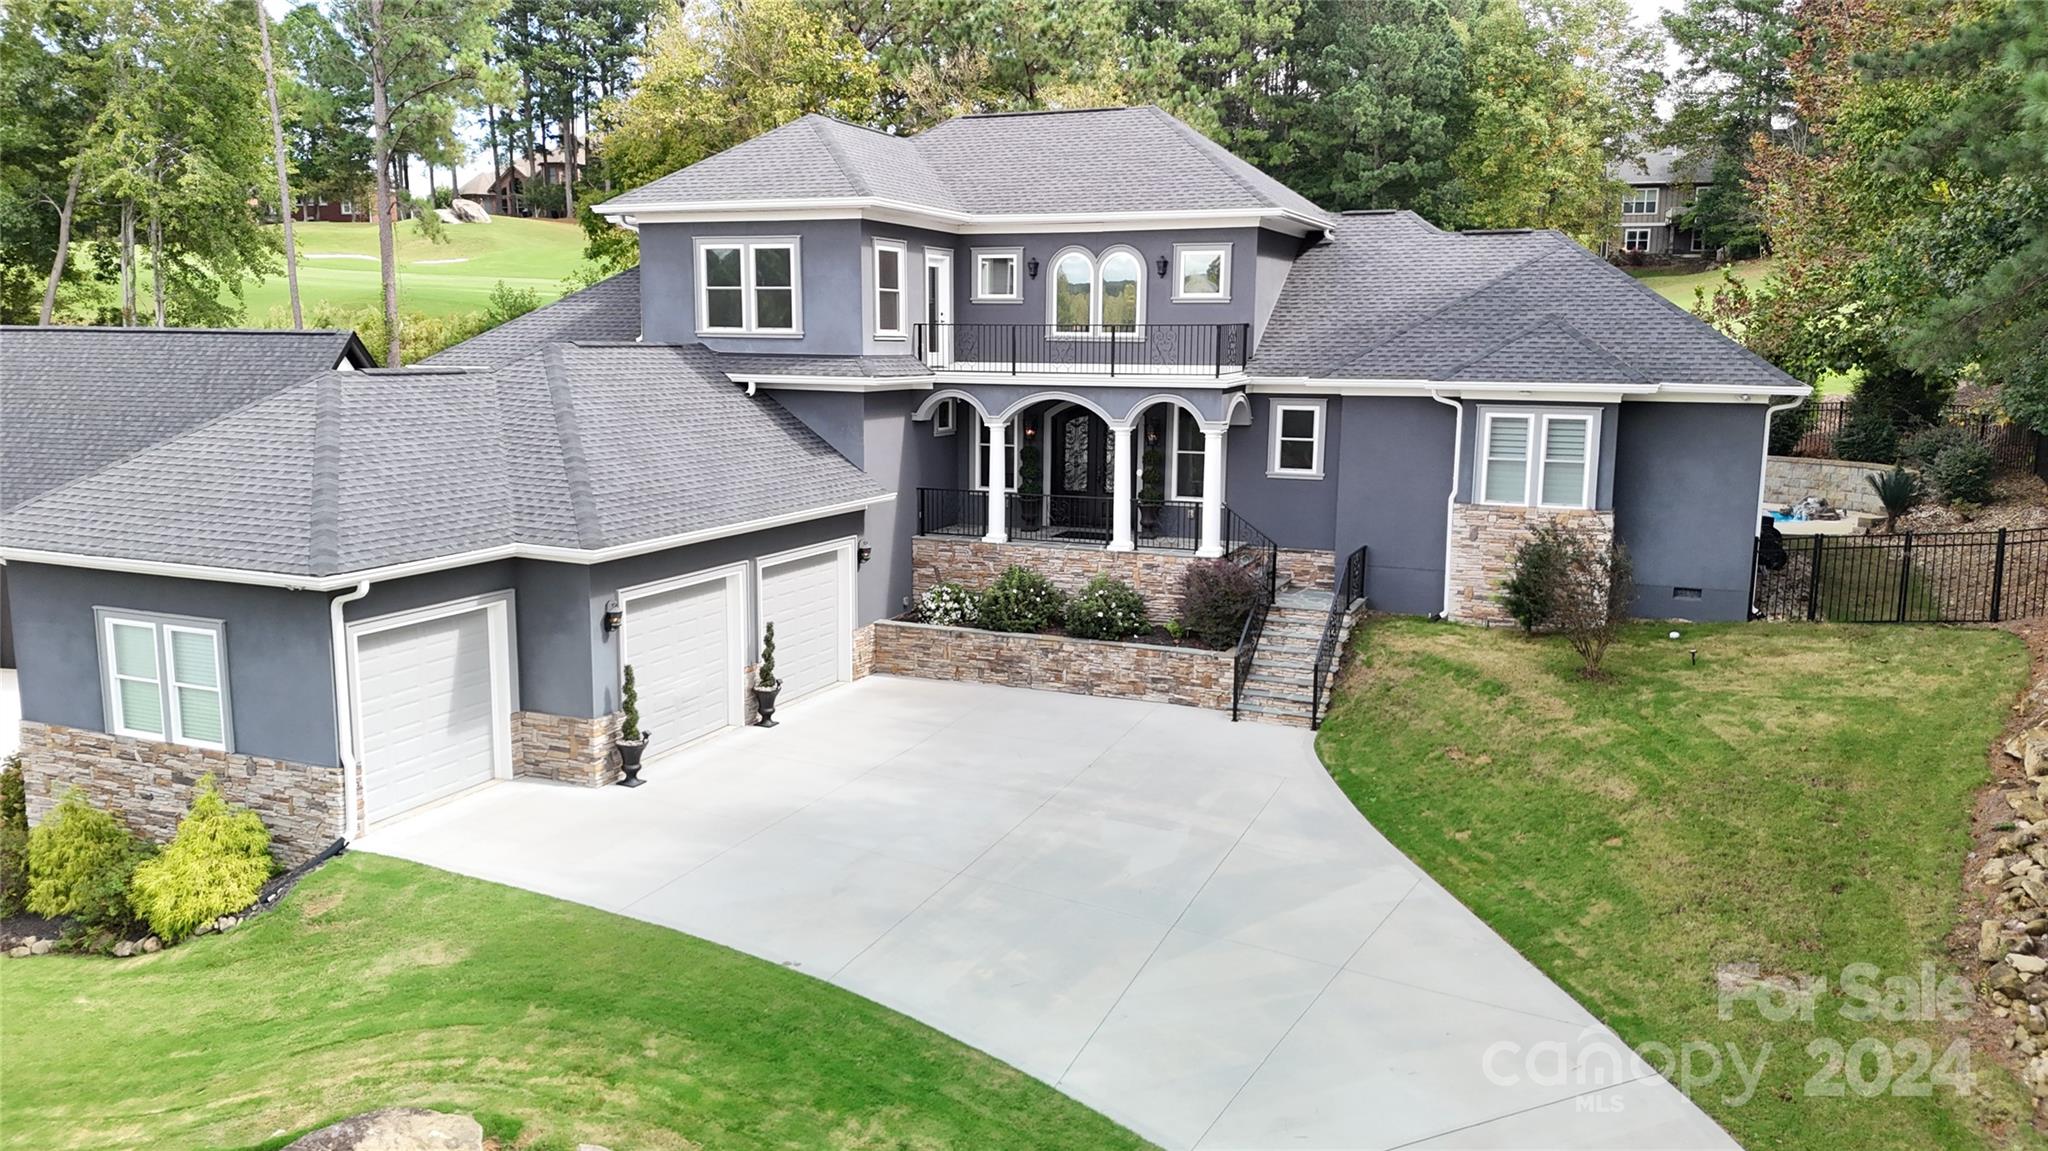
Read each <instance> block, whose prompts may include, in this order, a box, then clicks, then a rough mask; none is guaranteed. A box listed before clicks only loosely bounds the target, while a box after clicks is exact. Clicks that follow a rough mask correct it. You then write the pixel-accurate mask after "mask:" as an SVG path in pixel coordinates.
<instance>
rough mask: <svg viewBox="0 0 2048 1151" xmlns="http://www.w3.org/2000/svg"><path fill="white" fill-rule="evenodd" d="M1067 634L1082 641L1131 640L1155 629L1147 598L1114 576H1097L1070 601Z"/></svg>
mask: <svg viewBox="0 0 2048 1151" xmlns="http://www.w3.org/2000/svg"><path fill="white" fill-rule="evenodd" d="M1066 623H1067V634H1068V635H1072V636H1079V637H1081V638H1082V639H1129V638H1131V637H1132V636H1134V635H1143V634H1145V633H1146V632H1148V631H1151V630H1152V623H1151V621H1150V620H1148V619H1146V618H1145V599H1144V597H1143V596H1140V595H1139V594H1138V592H1137V589H1135V588H1133V587H1132V586H1131V585H1129V584H1127V583H1125V582H1124V581H1122V580H1120V579H1116V578H1114V577H1112V576H1096V577H1095V578H1094V579H1092V580H1089V581H1088V586H1087V587H1085V588H1083V589H1081V594H1079V595H1077V596H1075V597H1074V598H1072V599H1070V600H1068V601H1067V611H1066Z"/></svg>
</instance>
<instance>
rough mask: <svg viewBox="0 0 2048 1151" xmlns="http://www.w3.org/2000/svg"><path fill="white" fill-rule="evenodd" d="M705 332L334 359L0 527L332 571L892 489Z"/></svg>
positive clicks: (585, 545)
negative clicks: (451, 365)
mask: <svg viewBox="0 0 2048 1151" xmlns="http://www.w3.org/2000/svg"><path fill="white" fill-rule="evenodd" d="M885 495H886V492H885V490H884V489H883V488H882V487H881V486H880V485H879V484H877V483H875V482H874V481H873V480H871V479H869V478H868V477H867V476H866V475H864V474H863V473H862V472H861V471H860V470H859V469H858V468H855V467H854V466H853V465H852V464H851V463H849V462H847V460H846V459H845V457H843V456H841V455H840V454H839V453H837V452H836V451H834V450H833V449H832V448H831V447H830V446H829V445H828V444H826V443H825V441H824V440H822V439H820V438H819V437H818V436H817V434H816V433H814V432H812V431H811V430H810V429H809V428H807V427H805V426H804V425H803V424H802V423H801V422H800V421H798V420H797V419H796V417H794V416H792V415H790V414H789V413H788V412H787V411H785V410H784V409H783V408H782V407H781V406H780V405H778V404H776V403H774V402H773V401H772V400H767V399H750V398H749V397H747V396H746V394H745V393H744V392H743V391H741V390H740V389H738V388H736V387H734V386H733V385H732V383H731V382H730V381H729V380H727V379H726V378H725V377H724V376H723V375H722V374H720V373H719V372H718V371H717V369H716V367H715V365H714V362H713V360H712V354H711V353H709V352H707V351H705V350H704V349H702V348H698V347H695V346H688V347H675V346H648V345H638V344H552V345H549V346H547V347H545V348H543V349H541V350H540V351H538V352H536V353H534V354H532V355H530V356H528V357H525V358H523V359H521V360H518V361H515V362H513V363H511V364H507V365H505V366H503V367H501V368H499V369H496V370H489V371H486V370H461V369H446V368H441V369H434V368H410V369H403V370H399V371H369V372H326V373H323V374H321V375H318V376H316V377H314V378H312V379H310V380H306V381H304V382H302V383H299V384H297V385H294V386H292V387H289V388H285V389H283V390H281V391H278V392H276V393H275V394H273V395H270V396H269V397H267V398H264V399H259V400H258V401H256V402H254V403H252V404H249V405H247V406H245V407H243V408H241V409H239V410H237V411H235V412H232V413H230V414H228V415H226V416H224V417H222V418H220V419H216V420H214V421H212V422H210V423H207V424H205V425H203V426H201V427H198V428H195V429H193V430H191V431H188V432H186V433H185V434H183V435H180V436H177V437H175V438H172V439H169V440H166V441H165V442H163V443H160V444H158V445H156V446H154V447H151V448H148V449H147V450H145V451H142V452H140V453H139V454H136V455H134V456H132V457H130V458H129V459H127V460H125V461H122V462H120V463H117V464H115V465H113V466H112V467H109V468H106V469H105V470H103V471H100V472H97V473H95V474H92V475H89V476H86V477H84V478H81V479H78V480H76V481H74V482H72V483H70V484H67V485H65V486H63V487H60V488H57V489H56V490H54V491H51V492H49V493H47V494H45V495H43V496H42V497H41V498H39V499H36V500H33V501H30V502H29V503H27V504H25V505H23V506H21V507H18V508H14V509H11V510H10V511H8V512H7V513H6V515H5V516H4V517H0V546H6V547H11V548H20V549H28V550H38V551H53V552H64V553H72V554H82V555H93V556H104V557H110V558H117V559H129V560H146V561H155V562H164V563H180V564H196V565H204V566H218V567H229V568H237V569H242V570H249V571H260V572H269V573H273V574H278V575H290V576H309V577H322V576H332V575H342V574H346V573H350V572H357V571H364V570H368V569H371V568H375V567H380V566H384V565H388V564H395V563H403V562H409V561H416V560H427V559H435V558H440V557H444V556H449V555H458V554H462V553H466V552H472V551H478V550H483V549H489V548H495V547H501V546H505V545H511V544H530V545H540V546H552V547H560V548H571V549H578V550H592V549H601V548H606V547H616V546H622V545H631V544H637V543H644V542H647V541H650V540H657V539H664V538H667V537H670V536H676V535H682V534H686V533H693V532H701V531H712V530H716V529H721V528H728V527H733V526H736V525H740V524H745V523H750V522H754V521H757V520H762V519H767V518H772V517H776V516H781V515H797V514H802V513H804V512H808V511H814V510H818V509H822V508H827V507H836V506H841V505H845V504H848V503H853V502H856V501H861V500H869V499H874V498H878V497H882V496H885Z"/></svg>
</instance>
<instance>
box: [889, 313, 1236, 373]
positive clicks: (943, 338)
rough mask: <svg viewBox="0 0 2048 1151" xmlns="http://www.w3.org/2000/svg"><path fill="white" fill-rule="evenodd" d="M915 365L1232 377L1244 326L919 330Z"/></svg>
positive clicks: (1010, 326) (1032, 326) (998, 326)
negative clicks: (921, 363) (918, 363)
mask: <svg viewBox="0 0 2048 1151" xmlns="http://www.w3.org/2000/svg"><path fill="white" fill-rule="evenodd" d="M915 335H916V341H915V343H916V347H917V358H918V359H919V360H922V361H923V362H924V363H925V364H926V365H928V366H930V367H935V368H940V367H944V368H961V369H968V370H974V371H984V372H1003V373H1006V374H1009V375H1013V376H1018V375H1032V374H1041V373H1048V372H1051V373H1060V374H1067V373H1072V372H1099V373H1102V374H1103V375H1109V376H1118V375H1126V376H1136V375H1207V376H1220V375H1222V374H1223V373H1224V372H1226V371H1233V372H1234V371H1239V370H1242V369H1243V368H1244V366H1245V363H1246V361H1247V360H1248V359H1250V357H1251V344H1252V332H1251V325H1250V324H918V325H917V331H916V333H915Z"/></svg>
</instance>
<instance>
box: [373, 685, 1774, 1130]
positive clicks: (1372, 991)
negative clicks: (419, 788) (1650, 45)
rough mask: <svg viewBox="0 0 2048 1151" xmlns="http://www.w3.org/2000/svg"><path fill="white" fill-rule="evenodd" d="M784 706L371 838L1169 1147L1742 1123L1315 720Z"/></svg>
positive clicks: (969, 691)
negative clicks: (592, 775) (687, 945)
mask: <svg viewBox="0 0 2048 1151" xmlns="http://www.w3.org/2000/svg"><path fill="white" fill-rule="evenodd" d="M783 719H784V722H783V723H782V724H781V726H779V727H778V728H776V729H774V730H771V731H763V730H760V729H758V728H750V729H745V730H740V731H733V732H729V733H727V734H725V735H723V736H720V737H717V738H715V739H712V740H709V741H707V742H705V743H703V744H700V745H697V746H695V747H692V748H688V749H685V750H683V751H682V752H680V753H678V754H676V755H673V756H670V757H668V758H666V759H663V760H658V761H656V762H655V763H654V764H652V765H650V767H649V769H648V771H647V773H646V774H647V777H648V781H649V782H648V784H647V786H645V787H642V788H639V789H638V790H631V789H627V788H619V787H611V788H602V789H594V790H593V789H576V788H567V787H558V786H551V785H548V784H543V783H528V782H515V783H503V784H498V785H495V786H492V787H488V788H485V789H483V790H481V791H478V792H475V793H471V794H469V795H467V796H463V797H460V798H457V799H455V800H452V801H449V802H447V803H445V804H443V805H441V806H439V807H435V808H432V809H429V810H426V811H423V812H421V813H418V814H416V815H413V816H411V817H408V818H405V819H401V820H396V821H393V822H392V823H390V824H389V825H387V826H385V827H381V828H378V829H376V830H374V831H373V832H372V833H371V834H370V835H368V836H366V837H365V838H364V839H363V840H362V841H361V842H360V843H359V844H358V845H357V846H358V847H359V848H360V849H362V850H365V851H375V852H382V853H385V854H389V855H394V856H400V857H403V858H406V859H412V860H417V861H419V862H422V863H427V864H431V865H433V866H436V867H443V868H447V869H449V870H451V871H458V872H463V873H465V874H469V875H474V876H477V877H480V878H483V879H490V880H496V881H498V882H501V883H507V884H512V885H515V886H518V887H524V888H530V889H532V890H535V891H540V892H545V893H547V894H550V895H555V896H560V897H562V898H564V899H571V900H576V901H578V902H582V903H587V904H591V905H594V906H597V907H602V908H607V909H610V910H613V911H617V912H620V913H622V914H625V915H629V916H632V917H634V918H638V919H644V920H648V921H651V922H654V923H660V924H664V925H666V926H669V927H673V928H676V929H677V930H679V931H686V932H689V933H691V934H693V935H699V936H703V937H705V938H707V939H712V940H716V941H718V942H720V943H724V944H727V945H729V946H731V947H734V948H737V949H739V950H741V951H746V952H749V953H752V954H754V955H758V956H760V957H762V958H764V959H769V960H773V961H775V962H778V963H783V964H786V965H788V966H791V967H796V968H799V969H801V970H803V971H805V972H808V973H810V974H812V975H815V976H817V977H818V978H820V979H825V980H829V981H831V982H833V983H836V984H839V985H840V986H842V987H846V988H849V989H851V990H853V991H855V992H858V993H859V994H861V995H864V996H867V997H868V998H870V999H873V1000H875V1001H877V1002H880V1003H883V1004H886V1005H888V1006H890V1007H893V1008H895V1009H896V1010H898V1011H902V1012H904V1013H905V1014H907V1015H911V1016H914V1017H916V1018H918V1019H921V1020H923V1021H925V1022H926V1023H929V1024H931V1025H932V1026H933V1027H936V1028H938V1029H940V1030H942V1031H945V1032H948V1033H949V1034H952V1035H954V1036H957V1037H958V1038H960V1039H961V1040H963V1041H965V1042H967V1043H970V1044H972V1045H974V1046H976V1047H979V1048H981V1049H982V1050H984V1051H987V1052H989V1053H990V1054H993V1055H995V1056H997V1057H998V1058H1001V1059H1004V1060H1006V1061H1008V1062H1010V1063H1011V1064H1014V1065H1015V1066H1017V1067H1019V1068H1022V1069H1023V1070H1025V1071H1027V1072H1029V1073H1030V1074H1032V1075H1035V1076H1038V1077H1039V1078H1041V1079H1043V1080H1045V1081H1046V1082H1048V1083H1052V1084H1055V1085H1057V1086H1058V1087H1059V1089H1060V1090H1062V1091H1065V1092H1067V1093H1068V1094H1070V1095H1072V1096H1074V1097H1075V1098H1077V1099H1080V1100H1082V1101H1083V1102H1086V1103H1088V1104H1089V1105H1091V1106H1093V1107H1095V1108H1097V1109H1099V1110H1101V1111H1102V1112H1104V1113H1105V1114H1107V1115H1109V1116H1111V1117H1112V1118H1114V1119H1116V1120H1118V1121H1120V1122H1122V1123H1124V1124H1126V1125H1128V1126H1130V1127H1131V1128H1132V1129H1134V1130H1136V1131H1138V1132H1139V1133H1140V1134H1142V1135H1144V1136H1146V1137H1147V1138H1149V1139H1151V1140H1153V1141H1155V1142H1157V1143H1159V1144H1160V1145H1162V1146H1164V1147H1168V1148H1196V1147H1199V1148H1280V1147H1286V1148H1326V1149H1334V1148H1392V1147H1432V1148H1453V1147H1460V1148H1508V1147H1514V1148H1535V1147H1546V1148H1547V1147H1556V1148H1566V1147H1569V1148H1627V1149H1631V1151H1641V1149H1648V1148H1671V1149H1676V1148H1687V1149H1690V1148H1729V1147H1734V1146H1735V1144H1734V1143H1733V1142H1732V1141H1731V1140H1729V1139H1728V1137H1727V1136H1726V1135H1725V1134H1723V1133H1722V1132H1721V1131H1720V1130H1719V1128H1717V1127H1716V1126H1715V1125H1714V1124H1713V1123H1712V1122H1711V1121H1710V1120H1708V1119H1707V1118H1706V1117H1705V1116H1704V1115H1703V1114H1702V1113H1701V1112H1700V1111H1699V1110H1698V1109H1697V1108H1695V1107H1694V1106H1693V1105H1692V1104H1691V1103H1690V1102H1689V1101H1687V1100H1686V1099H1685V1098H1684V1097H1683V1096H1682V1095H1681V1094H1680V1093H1679V1092H1678V1091H1677V1090H1676V1089H1674V1088H1673V1087H1671V1086H1670V1085H1669V1084H1668V1083H1666V1082H1665V1081H1664V1080H1663V1079H1660V1078H1658V1077H1657V1076H1656V1075H1655V1074H1654V1072H1652V1071H1651V1069H1650V1068H1649V1067H1647V1066H1646V1065H1644V1064H1643V1063H1641V1062H1640V1061H1639V1060H1635V1059H1634V1058H1633V1057H1632V1056H1629V1055H1628V1054H1627V1053H1626V1050H1625V1049H1624V1048H1623V1046H1622V1044H1621V1043H1620V1041H1619V1040H1618V1039H1616V1038H1615V1037H1614V1036H1613V1035H1612V1034H1610V1033H1609V1032H1608V1031H1606V1029H1604V1028H1602V1027H1601V1026H1600V1025H1599V1024H1598V1023H1596V1022H1595V1021H1594V1020H1593V1018H1592V1017H1591V1016H1590V1015H1589V1014H1588V1013H1587V1012H1586V1011H1585V1010H1584V1009H1582V1008H1581V1007H1579V1005H1578V1004H1577V1003H1575V1002H1574V1001H1573V1000H1572V999H1571V997H1570V996H1568V995H1566V994H1565V993H1564V992H1563V991H1561V990H1560V989H1558V988H1557V986H1556V985H1554V984H1552V983H1551V982H1550V981H1549V980H1548V979H1546V978H1545V977H1544V976H1543V975H1542V974H1541V973H1540V972H1538V971H1537V970H1536V969H1535V968H1534V967H1532V966H1530V965H1529V964H1528V963H1527V962H1526V961H1525V960H1523V959H1522V958H1521V956H1519V955H1518V954H1516V953H1515V952H1514V950H1513V949H1511V948H1510V947H1508V945H1507V944H1506V943H1505V942H1503V941H1502V940H1501V939H1500V938H1499V937H1498V936H1497V935H1495V934H1493V932H1491V931H1490V930H1488V929H1487V928H1486V927H1485V926H1484V925H1483V924H1481V923H1480V922H1479V921H1478V920H1477V919H1476V918H1474V917H1473V916H1472V915H1471V914H1470V913H1469V912H1467V911H1466V910H1465V909H1464V908H1463V907H1462V906H1461V905H1459V903H1458V902H1457V901H1456V900H1455V899H1452V898H1451V897H1450V896H1449V895H1447V894H1446V893H1445V892H1444V891H1443V890H1442V889H1441V888H1439V887H1438V886H1437V885H1436V884H1435V883H1434V882H1432V881H1431V880H1430V879H1429V878H1428V877H1426V876H1425V875H1423V874H1422V872H1421V871H1420V870H1419V869H1418V868H1416V867H1415V866H1414V865H1413V864H1412V863H1410V862H1409V861H1408V860H1407V859H1406V858H1405V857H1404V856H1402V855H1401V854H1400V853H1399V852H1398V851H1396V850H1394V848H1393V847H1392V846H1391V845H1390V844H1388V843H1387V841H1386V840H1385V839H1384V838H1382V837H1381V836H1380V835H1379V833H1378V832H1377V831H1375V830H1374V829H1373V828H1372V827H1371V825H1369V824H1368V823H1366V821H1365V820H1364V819H1363V818H1361V817H1360V816H1359V814H1358V813H1357V811H1356V809H1354V808H1353V807H1352V806H1351V804H1350V803H1349V802H1348V801H1347V800H1346V799H1345V798H1344V796H1343V794H1342V793H1341V792H1340V791H1339V790H1338V789H1337V787H1336V785H1335V784H1334V783H1332V782H1331V781H1330V779H1329V777H1328V775H1327V774H1325V773H1324V771H1323V770H1322V768H1321V766H1320V764H1318V763H1317V762H1316V759H1315V757H1314V753H1313V750H1312V745H1311V742H1310V737H1309V734H1308V733H1307V732H1306V731H1302V730H1299V729H1292V728H1281V727H1269V726H1264V725H1258V724H1231V723H1230V722H1228V718H1227V717H1225V716H1221V715H1218V714H1215V713H1210V712H1202V711H1194V710H1190V709H1186V708H1177V707H1167V706H1160V705H1152V704H1142V703H1129V702H1122V701H1114V700H1102V699H1093V698H1087V697H1080V696H1069V695H1058V694H1052V693H1046V692H1033V691H1020V690H1014V689H1007V688H995V687H982V686H976V685H965V684H941V683H930V682H924V681H918V680H900V679H888V678H870V679H866V680H863V681H861V682H859V683H857V684H853V685H850V686H847V687H841V688H837V689H834V690H832V691H829V692H826V693H825V694H823V695H820V696H818V697H815V698H813V699H811V700H808V701H803V702H800V703H797V704H795V705H793V706H791V707H789V708H787V709H786V710H785V712H784V713H783ZM649 977H658V975H653V974H650V976H649Z"/></svg>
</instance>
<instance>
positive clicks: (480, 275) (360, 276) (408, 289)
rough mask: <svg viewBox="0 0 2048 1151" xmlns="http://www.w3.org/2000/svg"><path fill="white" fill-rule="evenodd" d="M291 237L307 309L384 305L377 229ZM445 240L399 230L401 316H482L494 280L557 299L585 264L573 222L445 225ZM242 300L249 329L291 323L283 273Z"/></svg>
mask: <svg viewBox="0 0 2048 1151" xmlns="http://www.w3.org/2000/svg"><path fill="white" fill-rule="evenodd" d="M293 231H294V233H295V238H296V239H297V240H298V244H299V295H300V298H301V299H302V300H303V301H304V302H305V304H306V305H307V306H308V307H311V306H313V305H314V304H316V303H324V304H328V305H331V306H334V307H338V308H362V307H382V306H383V303H384V296H383V287H382V286H381V282H380V281H379V279H378V275H377V259H376V257H377V227H376V225H374V224H367V223H365V224H324V223H311V224H294V225H293ZM447 235H448V242H447V243H445V244H430V243H428V242H427V241H426V240H425V239H422V238H421V237H420V235H419V233H418V231H417V230H416V229H415V228H414V227H413V225H412V224H411V223H409V222H408V223H402V224H400V225H399V226H398V234H397V238H398V264H399V270H398V297H399V307H400V308H402V309H404V310H405V311H408V312H421V313H424V314H427V315H434V316H440V315H454V314H459V313H463V312H476V311H481V310H483V307H484V305H485V303H486V302H488V301H489V299H490V295H491V289H492V288H493V287H495V286H496V285H497V283H498V281H500V280H503V281H504V282H505V283H506V284H507V285H508V286H510V287H514V288H532V289H533V290H534V291H536V292H538V293H540V296H541V299H542V301H543V302H546V301H548V300H553V299H554V298H556V297H557V296H560V295H561V294H562V291H563V286H562V278H563V277H564V276H567V275H568V274H569V272H570V271H571V270H573V269H574V268H575V267H576V265H577V264H579V263H580V262H582V259H583V230H582V229H581V228H579V227H577V226H576V224H575V223H574V222H573V221H565V220H524V219H520V218H518V217H505V218H497V219H493V220H492V221H491V222H490V223H488V224H455V225H449V226H448V228H447ZM365 257H367V258H365ZM425 261H436V262H432V263H429V262H425ZM439 261H450V262H439ZM244 298H245V299H246V300H247V301H248V321H247V322H248V323H250V324H254V325H259V326H260V325H267V324H276V325H280V326H281V325H283V324H287V323H289V322H290V317H289V313H288V312H286V310H285V309H286V308H287V307H288V302H289V297H288V296H287V295H286V293H285V282H284V275H283V273H282V272H280V273H279V274H278V275H275V276H272V277H270V278H268V279H266V280H264V281H262V282H260V283H254V282H252V283H250V284H248V285H247V286H246V287H245V289H244ZM273 313H275V315H273Z"/></svg>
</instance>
